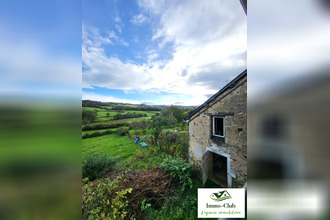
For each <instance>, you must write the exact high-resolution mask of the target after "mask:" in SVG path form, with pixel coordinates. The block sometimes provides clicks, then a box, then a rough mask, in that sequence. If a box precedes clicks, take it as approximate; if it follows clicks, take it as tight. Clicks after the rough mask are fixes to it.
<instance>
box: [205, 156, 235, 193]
mask: <svg viewBox="0 0 330 220" xmlns="http://www.w3.org/2000/svg"><path fill="white" fill-rule="evenodd" d="M229 173H230V155H229V154H225V153H220V152H213V151H206V153H205V154H204V155H203V183H204V184H205V182H206V179H209V180H211V181H212V182H214V183H216V184H218V185H220V186H222V187H231V176H230V174H229Z"/></svg>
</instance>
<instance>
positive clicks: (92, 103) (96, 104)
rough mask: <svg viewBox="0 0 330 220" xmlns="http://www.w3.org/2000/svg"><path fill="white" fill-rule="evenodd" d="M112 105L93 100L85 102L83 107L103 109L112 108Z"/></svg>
mask: <svg viewBox="0 0 330 220" xmlns="http://www.w3.org/2000/svg"><path fill="white" fill-rule="evenodd" d="M112 105H113V104H112V103H107V102H98V101H91V100H83V101H82V107H94V108H102V109H104V108H103V107H102V106H112Z"/></svg>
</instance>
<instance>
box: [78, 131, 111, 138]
mask: <svg viewBox="0 0 330 220" xmlns="http://www.w3.org/2000/svg"><path fill="white" fill-rule="evenodd" d="M113 133H115V132H114V131H111V130H108V131H104V132H98V131H97V132H93V133H91V134H90V133H87V134H84V135H83V136H82V139H86V138H92V137H99V136H103V135H108V134H113Z"/></svg>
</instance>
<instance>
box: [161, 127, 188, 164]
mask: <svg viewBox="0 0 330 220" xmlns="http://www.w3.org/2000/svg"><path fill="white" fill-rule="evenodd" d="M158 140H159V141H158V144H159V147H160V148H161V149H162V150H163V151H165V152H166V153H167V154H169V155H172V156H180V157H181V158H183V159H186V158H187V157H188V148H189V140H188V132H186V131H181V132H178V131H171V130H167V131H164V132H162V133H161V134H160V135H159V138H158Z"/></svg>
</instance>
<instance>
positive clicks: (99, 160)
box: [82, 154, 116, 181]
mask: <svg viewBox="0 0 330 220" xmlns="http://www.w3.org/2000/svg"><path fill="white" fill-rule="evenodd" d="M115 164H116V158H109V157H107V156H106V155H105V154H88V155H87V156H86V157H85V158H84V160H83V165H82V177H83V178H88V179H89V180H90V181H93V180H94V179H96V178H97V177H98V176H100V175H102V174H104V173H106V172H109V171H111V170H113V168H114V166H115Z"/></svg>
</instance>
